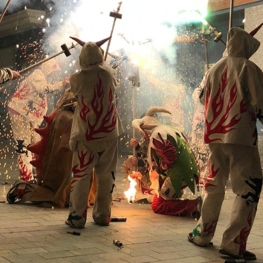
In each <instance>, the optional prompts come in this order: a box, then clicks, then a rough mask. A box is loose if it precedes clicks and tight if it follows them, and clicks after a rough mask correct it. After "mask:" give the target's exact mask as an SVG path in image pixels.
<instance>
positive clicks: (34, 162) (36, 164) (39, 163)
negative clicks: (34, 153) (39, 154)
mask: <svg viewBox="0 0 263 263" xmlns="http://www.w3.org/2000/svg"><path fill="white" fill-rule="evenodd" d="M30 163H31V164H32V165H33V166H34V167H36V168H37V169H40V168H41V167H42V161H41V160H40V159H35V160H32V161H31V162H30Z"/></svg>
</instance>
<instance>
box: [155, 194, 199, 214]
mask: <svg viewBox="0 0 263 263" xmlns="http://www.w3.org/2000/svg"><path fill="white" fill-rule="evenodd" d="M152 210H153V212H154V213H156V214H163V215H171V216H179V215H181V216H192V213H193V212H194V211H196V210H197V200H196V199H194V200H189V199H185V200H179V199H178V200H165V199H163V198H162V197H161V196H159V197H158V196H157V195H156V194H155V195H154V197H153V201H152Z"/></svg>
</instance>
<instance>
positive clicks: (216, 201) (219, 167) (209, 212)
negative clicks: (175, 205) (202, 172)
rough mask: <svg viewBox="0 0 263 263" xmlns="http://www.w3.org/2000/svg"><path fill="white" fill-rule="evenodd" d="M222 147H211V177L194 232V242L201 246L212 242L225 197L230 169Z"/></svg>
mask: <svg viewBox="0 0 263 263" xmlns="http://www.w3.org/2000/svg"><path fill="white" fill-rule="evenodd" d="M222 146H224V145H222V144H211V145H210V146H209V147H210V151H211V152H210V156H209V175H208V177H207V179H206V182H205V194H204V199H203V205H202V209H201V217H200V219H199V220H198V222H197V225H196V227H195V228H194V229H193V232H192V237H193V242H194V243H195V244H197V245H199V246H206V245H208V244H209V243H210V241H211V240H212V238H213V236H214V233H215V230H216V225H217V222H218V218H219V214H220V210H221V206H222V203H223V200H224V196H225V186H226V183H227V180H228V177H229V167H228V159H227V157H226V156H225V154H224V151H223V149H222Z"/></svg>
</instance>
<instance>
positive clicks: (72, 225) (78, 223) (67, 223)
mask: <svg viewBox="0 0 263 263" xmlns="http://www.w3.org/2000/svg"><path fill="white" fill-rule="evenodd" d="M65 224H66V225H68V226H70V227H71V228H79V229H81V228H84V227H85V226H84V225H83V223H82V222H81V223H80V222H75V223H73V222H72V220H69V219H67V220H66V221H65Z"/></svg>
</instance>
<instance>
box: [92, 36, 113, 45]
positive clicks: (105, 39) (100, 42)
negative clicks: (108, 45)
mask: <svg viewBox="0 0 263 263" xmlns="http://www.w3.org/2000/svg"><path fill="white" fill-rule="evenodd" d="M110 38H111V37H107V38H104V39H102V40H100V41H97V42H95V43H96V45H97V46H98V47H100V46H102V45H103V44H104V43H105V42H106V41H108V40H109V39H110Z"/></svg>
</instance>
